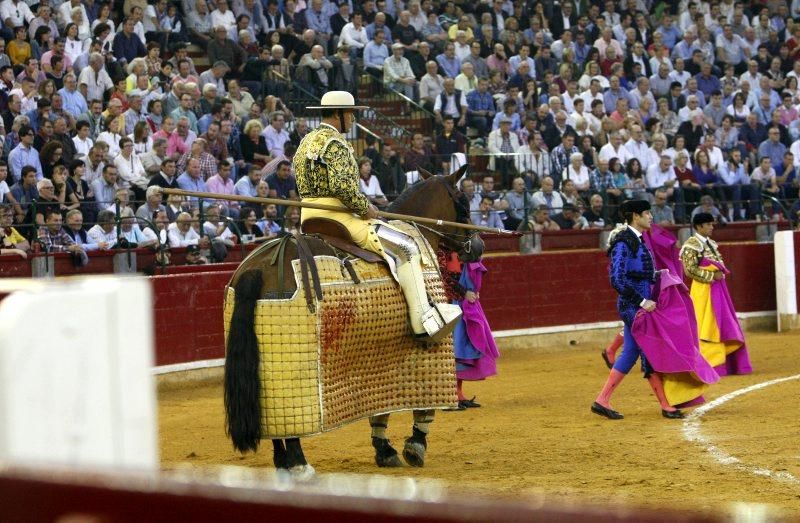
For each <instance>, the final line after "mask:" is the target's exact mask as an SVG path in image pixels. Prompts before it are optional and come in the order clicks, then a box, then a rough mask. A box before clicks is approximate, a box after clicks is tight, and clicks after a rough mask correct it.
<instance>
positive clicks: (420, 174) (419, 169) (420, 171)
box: [417, 167, 433, 180]
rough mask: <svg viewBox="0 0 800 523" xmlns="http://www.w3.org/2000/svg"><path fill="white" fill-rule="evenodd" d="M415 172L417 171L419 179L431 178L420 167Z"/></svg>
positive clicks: (428, 173) (427, 172)
mask: <svg viewBox="0 0 800 523" xmlns="http://www.w3.org/2000/svg"><path fill="white" fill-rule="evenodd" d="M417 171H419V177H420V178H422V179H423V180H427V179H428V178H430V177H431V176H433V175H432V174H431V173H430V172H429V171H426V170H425V169H423V168H422V167H418V168H417Z"/></svg>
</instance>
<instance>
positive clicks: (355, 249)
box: [302, 218, 384, 263]
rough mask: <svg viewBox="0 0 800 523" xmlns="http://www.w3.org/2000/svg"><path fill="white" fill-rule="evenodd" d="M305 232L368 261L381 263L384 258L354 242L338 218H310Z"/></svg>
mask: <svg viewBox="0 0 800 523" xmlns="http://www.w3.org/2000/svg"><path fill="white" fill-rule="evenodd" d="M302 229H303V233H304V234H312V235H314V236H318V237H319V238H320V239H321V240H323V241H324V242H326V243H328V244H329V245H330V246H331V247H333V248H334V249H338V250H340V251H343V252H346V253H348V254H351V255H353V256H355V257H357V258H361V259H362V260H364V261H366V262H368V263H380V262H383V261H384V259H383V258H382V257H381V256H380V255H379V254H376V253H374V252H371V251H367V250H365V249H362V248H361V247H359V246H358V245H356V244H355V243H354V242H353V238H351V237H350V232H349V231H348V230H347V228H345V226H344V225H342V224H341V223H339V222H337V221H336V220H330V219H328V218H309V219H308V220H306V221H304V222H303V225H302Z"/></svg>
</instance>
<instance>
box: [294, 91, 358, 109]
mask: <svg viewBox="0 0 800 523" xmlns="http://www.w3.org/2000/svg"><path fill="white" fill-rule="evenodd" d="M306 109H316V110H323V109H349V110H351V111H358V110H361V109H369V107H367V106H366V105H356V100H355V98H353V95H352V93H349V92H347V91H328V92H327V93H325V94H323V95H322V100H320V105H318V106H313V107H306Z"/></svg>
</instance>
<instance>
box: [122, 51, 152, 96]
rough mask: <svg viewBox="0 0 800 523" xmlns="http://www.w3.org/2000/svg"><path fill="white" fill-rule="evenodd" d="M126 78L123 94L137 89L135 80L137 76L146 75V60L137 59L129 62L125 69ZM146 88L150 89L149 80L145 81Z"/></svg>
mask: <svg viewBox="0 0 800 523" xmlns="http://www.w3.org/2000/svg"><path fill="white" fill-rule="evenodd" d="M126 70H127V72H128V76H127V77H126V78H125V94H126V95H127V94H130V92H131V91H133V90H134V89H136V88H137V86H136V79H137V78H138V77H139V75H143V74H147V59H145V58H142V57H139V58H134V59H133V60H131V63H129V64H128V67H127V69H126ZM147 88H148V89H150V80H148V81H147Z"/></svg>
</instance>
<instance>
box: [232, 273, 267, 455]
mask: <svg viewBox="0 0 800 523" xmlns="http://www.w3.org/2000/svg"><path fill="white" fill-rule="evenodd" d="M261 285H262V277H261V271H260V270H257V269H256V270H250V271H247V272H245V273H244V274H242V275H241V277H239V281H238V282H236V285H235V286H234V291H235V292H236V303H235V305H234V307H233V314H232V316H231V323H230V328H229V330H228V347H227V351H226V355H225V418H226V424H227V427H226V430H227V433H228V435H229V436H230V438H231V441H232V442H233V447H234V448H235V449H236V450H238V451H239V452H242V453H244V452H247V451H250V450H252V451H254V452H255V451H256V450H257V449H258V444H259V443H260V441H261V402H260V398H261V377H260V376H259V372H258V367H259V350H258V338H256V331H255V309H256V301H257V300H258V298H259V294H260V292H261Z"/></svg>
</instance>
